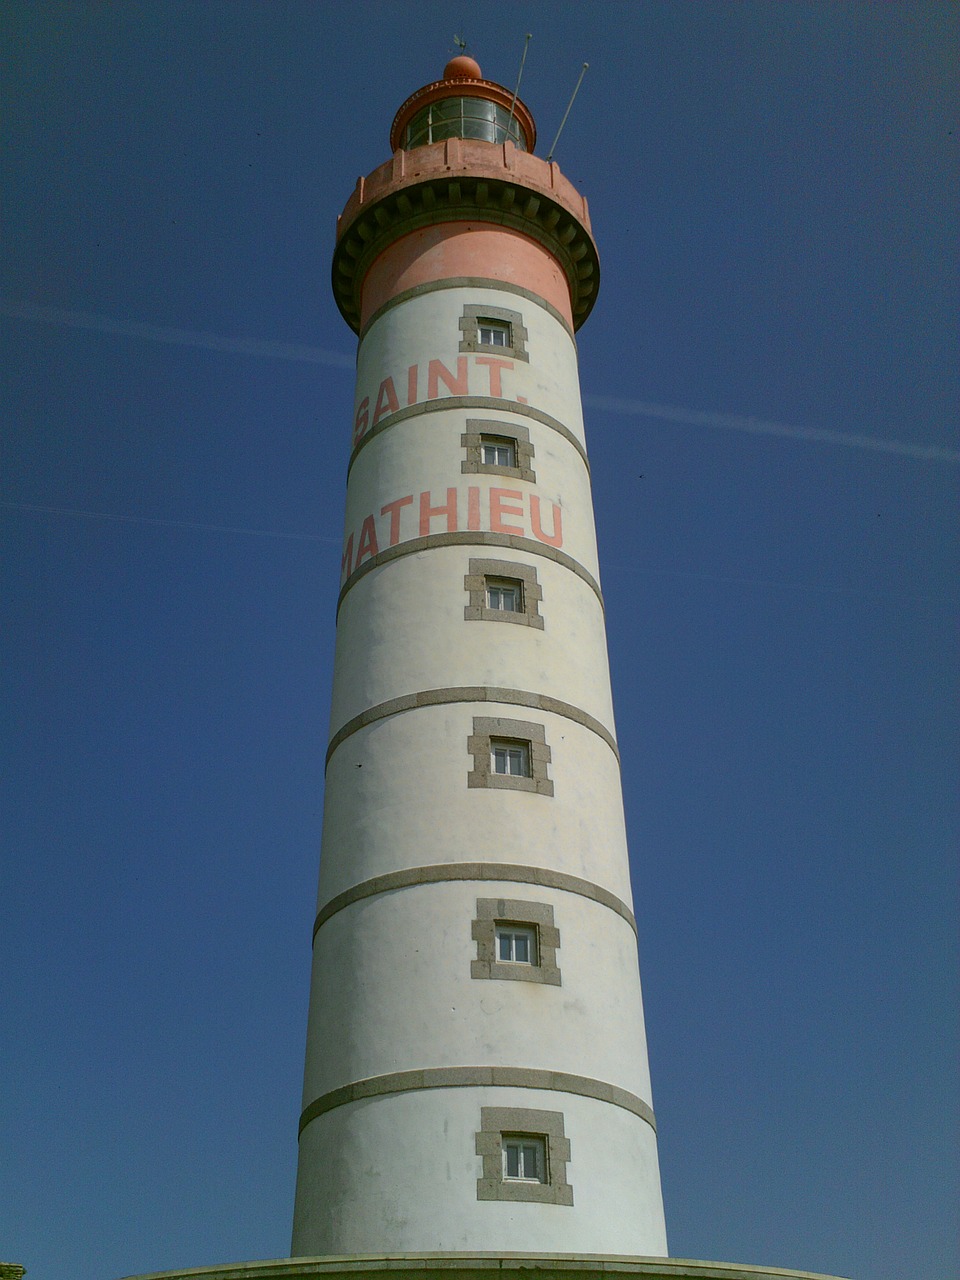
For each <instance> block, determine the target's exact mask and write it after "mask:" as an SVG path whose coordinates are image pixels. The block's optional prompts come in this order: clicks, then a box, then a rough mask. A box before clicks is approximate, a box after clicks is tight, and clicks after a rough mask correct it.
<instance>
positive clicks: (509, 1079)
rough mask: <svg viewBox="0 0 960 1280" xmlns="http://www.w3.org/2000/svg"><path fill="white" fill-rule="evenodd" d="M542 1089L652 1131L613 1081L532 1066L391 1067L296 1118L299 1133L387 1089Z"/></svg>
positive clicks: (639, 1103) (649, 1116)
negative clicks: (617, 1113) (608, 1109)
mask: <svg viewBox="0 0 960 1280" xmlns="http://www.w3.org/2000/svg"><path fill="white" fill-rule="evenodd" d="M484 1087H487V1088H493V1089H545V1090H549V1091H550V1092H551V1093H572V1094H574V1095H576V1096H577V1097H580V1098H593V1099H595V1100H596V1101H597V1102H608V1103H610V1104H611V1105H613V1106H615V1107H622V1108H623V1110H624V1111H629V1112H631V1113H632V1114H633V1115H635V1116H638V1117H639V1118H640V1119H641V1120H643V1121H645V1122H646V1123H647V1124H648V1125H649V1126H650V1128H651V1129H652V1130H653V1131H654V1133H656V1131H657V1125H656V1121H655V1120H654V1116H653V1108H652V1107H651V1106H650V1105H649V1103H646V1102H644V1101H643V1099H642V1098H638V1097H637V1095H636V1094H635V1093H630V1092H629V1090H627V1089H621V1088H620V1087H619V1086H618V1085H615V1084H607V1083H606V1081H604V1080H594V1079H593V1078H592V1077H590V1076H577V1075H573V1074H571V1073H570V1072H569V1071H539V1070H537V1069H536V1068H533V1067H425V1068H424V1069H423V1070H422V1071H391V1072H389V1074H387V1075H383V1076H371V1077H369V1078H368V1079H366V1080H356V1081H354V1083H353V1084H345V1085H343V1086H341V1088H339V1089H331V1090H330V1092H329V1093H324V1094H321V1096H320V1097H319V1098H315V1099H314V1100H313V1102H311V1103H310V1105H309V1106H308V1107H306V1108H305V1110H304V1112H303V1114H302V1115H301V1117H300V1128H299V1131H298V1132H299V1133H301V1134H302V1133H303V1131H304V1129H305V1128H306V1127H307V1125H308V1124H310V1123H311V1121H313V1120H316V1119H317V1117H318V1116H322V1115H325V1114H326V1112H328V1111H333V1110H335V1109H336V1108H337V1107H344V1106H347V1105H348V1104H349V1103H351V1102H359V1101H360V1100H361V1099H363V1098H379V1097H383V1096H384V1095H386V1094H391V1093H411V1092H413V1091H414V1090H416V1089H482V1088H484Z"/></svg>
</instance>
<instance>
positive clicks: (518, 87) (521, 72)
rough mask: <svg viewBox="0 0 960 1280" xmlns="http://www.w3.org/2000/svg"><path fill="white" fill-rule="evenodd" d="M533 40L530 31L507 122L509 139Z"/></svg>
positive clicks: (522, 55)
mask: <svg viewBox="0 0 960 1280" xmlns="http://www.w3.org/2000/svg"><path fill="white" fill-rule="evenodd" d="M532 39H533V32H532V31H528V32H527V34H526V38H525V39H524V42H523V53H522V54H521V55H520V70H519V71H518V72H517V87H516V88H515V89H514V91H513V101H512V102H511V103H510V119H509V120H508V121H507V137H508V138H509V136H510V126H511V125H512V124H513V113H514V111H515V110H516V106H517V94H518V93H519V92H520V81H521V80H522V79H523V64H524V63H525V62H526V60H527V46H528V45H529V44H530V41H531V40H532Z"/></svg>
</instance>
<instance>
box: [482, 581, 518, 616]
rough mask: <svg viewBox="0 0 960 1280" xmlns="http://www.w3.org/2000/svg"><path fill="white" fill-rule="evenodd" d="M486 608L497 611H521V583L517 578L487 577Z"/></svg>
mask: <svg viewBox="0 0 960 1280" xmlns="http://www.w3.org/2000/svg"><path fill="white" fill-rule="evenodd" d="M486 595H487V608H488V609H496V610H497V611H498V612H499V613H522V612H523V583H522V582H521V581H520V579H519V578H487V579H486Z"/></svg>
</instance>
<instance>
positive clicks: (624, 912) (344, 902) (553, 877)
mask: <svg viewBox="0 0 960 1280" xmlns="http://www.w3.org/2000/svg"><path fill="white" fill-rule="evenodd" d="M451 880H461V881H462V880H468V881H469V880H475V881H502V882H505V883H509V884H531V885H537V886H538V887H540V888H544V889H559V890H561V891H562V892H564V893H576V894H579V896H580V897H581V898H589V899H590V901H591V902H597V903H599V904H600V905H601V906H603V907H608V908H609V909H610V910H611V911H614V912H616V914H617V915H618V916H620V917H621V919H623V920H625V921H626V922H627V924H628V925H629V926H630V928H631V929H632V930H633V932H634V933H636V932H637V922H636V919H635V918H634V914H633V912H632V911H631V910H630V908H629V907H628V906H627V904H626V903H625V902H624V901H623V899H622V898H618V897H617V896H616V894H614V893H611V892H610V890H609V889H604V888H603V887H602V886H601V885H599V884H594V883H593V882H592V881H591V880H582V879H581V878H580V876H571V875H567V874H566V873H565V872H563V871H552V870H551V869H550V868H549V867H528V866H523V865H522V864H520V863H515V862H444V863H435V864H433V865H432V866H427V867H405V868H404V869H403V870H401V871H388V872H386V873H385V874H384V875H381V876H372V877H371V878H370V879H369V880H361V881H360V883H359V884H355V885H351V887H350V888H349V889H344V890H343V892H342V893H338V894H337V895H336V896H335V897H333V898H331V899H330V901H329V902H327V903H326V904H325V905H324V906H323V907H321V908H320V911H319V912H318V913H317V918H316V920H315V921H314V923H313V937H314V940H316V936H317V933H318V932H319V930H320V929H321V927H322V926H323V925H325V924H326V923H327V921H328V920H329V919H330V918H331V916H335V915H336V914H337V912H338V911H342V910H343V909H344V907H349V906H351V905H352V904H353V903H354V902H361V901H362V900H363V899H364V898H373V897H376V896H377V895H378V894H381V893H392V892H394V891H395V890H397V889H413V888H417V887H419V886H420V885H425V884H444V883H447V882H449V881H451Z"/></svg>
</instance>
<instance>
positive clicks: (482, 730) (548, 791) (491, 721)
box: [467, 716, 553, 796]
mask: <svg viewBox="0 0 960 1280" xmlns="http://www.w3.org/2000/svg"><path fill="white" fill-rule="evenodd" d="M492 738H493V739H496V738H501V739H507V740H513V741H515V742H525V743H527V744H529V747H530V771H531V774H532V775H533V776H532V777H529V778H517V777H515V776H514V775H513V774H508V773H494V771H493V768H492V766H491V759H490V752H491V747H490V740H491V739H492ZM467 751H468V752H469V753H470V754H471V755H472V756H473V768H472V770H471V771H470V772H469V773H468V774H467V786H468V787H489V788H495V789H499V790H502V791H532V792H534V793H535V794H537V795H541V796H552V795H553V783H552V781H551V780H550V779H549V778H548V777H547V765H548V764H549V763H550V760H551V758H552V755H551V751H550V748H549V747H548V746H547V735H546V730H545V729H544V727H543V725H542V724H534V722H533V721H531V720H508V719H507V718H506V716H474V717H473V733H472V734H471V735H470V737H469V738H468V739H467Z"/></svg>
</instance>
